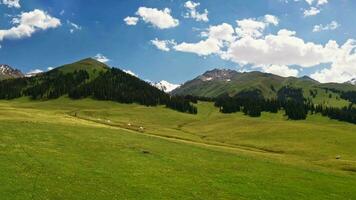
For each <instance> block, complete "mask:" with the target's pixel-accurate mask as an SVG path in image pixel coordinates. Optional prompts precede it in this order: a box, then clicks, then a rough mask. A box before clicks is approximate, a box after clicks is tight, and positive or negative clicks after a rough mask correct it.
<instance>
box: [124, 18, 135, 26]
mask: <svg viewBox="0 0 356 200" xmlns="http://www.w3.org/2000/svg"><path fill="white" fill-rule="evenodd" d="M124 21H125V23H126V24H127V25H129V26H135V25H136V24H137V22H138V21H139V18H137V17H126V18H125V19H124Z"/></svg>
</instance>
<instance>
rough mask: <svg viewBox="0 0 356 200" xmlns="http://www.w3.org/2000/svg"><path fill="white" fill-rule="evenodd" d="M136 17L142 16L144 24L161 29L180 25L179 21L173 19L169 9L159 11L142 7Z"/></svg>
mask: <svg viewBox="0 0 356 200" xmlns="http://www.w3.org/2000/svg"><path fill="white" fill-rule="evenodd" d="M136 15H138V16H140V17H141V19H142V20H143V21H144V22H146V23H150V24H152V25H153V26H154V27H156V28H159V29H168V28H173V27H176V26H178V25H179V20H178V19H174V18H173V17H172V15H171V10H170V9H169V8H165V9H163V10H158V9H157V8H146V7H140V8H139V9H138V10H137V12H136Z"/></svg>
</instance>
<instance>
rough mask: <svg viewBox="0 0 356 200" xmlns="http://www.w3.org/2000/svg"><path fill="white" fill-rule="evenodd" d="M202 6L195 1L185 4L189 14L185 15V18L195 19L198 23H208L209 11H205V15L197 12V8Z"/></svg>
mask: <svg viewBox="0 0 356 200" xmlns="http://www.w3.org/2000/svg"><path fill="white" fill-rule="evenodd" d="M198 6H200V3H195V2H193V1H187V2H185V4H184V7H185V8H187V10H188V12H187V13H186V14H185V16H184V17H185V18H192V19H195V20H196V21H198V22H199V21H203V22H208V21H209V17H208V14H209V11H208V10H207V9H205V10H204V12H203V13H199V12H198V11H197V7H198Z"/></svg>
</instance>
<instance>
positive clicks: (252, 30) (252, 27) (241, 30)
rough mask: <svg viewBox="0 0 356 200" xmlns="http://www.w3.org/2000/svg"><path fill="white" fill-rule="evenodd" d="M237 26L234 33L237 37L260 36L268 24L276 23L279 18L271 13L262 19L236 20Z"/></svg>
mask: <svg viewBox="0 0 356 200" xmlns="http://www.w3.org/2000/svg"><path fill="white" fill-rule="evenodd" d="M236 22H237V25H238V27H237V28H236V33H237V35H238V36H239V37H245V36H250V37H254V38H257V37H260V36H262V33H263V31H264V30H265V29H266V27H267V26H269V25H271V24H272V25H275V26H276V25H278V23H279V19H278V18H277V17H276V16H273V15H265V16H264V19H263V20H257V19H253V18H249V19H242V20H237V21H236Z"/></svg>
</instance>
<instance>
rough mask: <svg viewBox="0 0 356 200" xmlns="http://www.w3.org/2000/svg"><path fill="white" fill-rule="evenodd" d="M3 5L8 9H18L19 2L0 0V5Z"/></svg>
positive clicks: (15, 0)
mask: <svg viewBox="0 0 356 200" xmlns="http://www.w3.org/2000/svg"><path fill="white" fill-rule="evenodd" d="M1 3H2V4H4V5H6V6H7V7H9V8H20V7H21V5H20V0H2V1H1V0H0V4H1Z"/></svg>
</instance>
